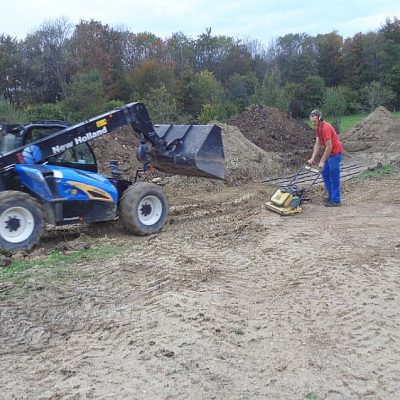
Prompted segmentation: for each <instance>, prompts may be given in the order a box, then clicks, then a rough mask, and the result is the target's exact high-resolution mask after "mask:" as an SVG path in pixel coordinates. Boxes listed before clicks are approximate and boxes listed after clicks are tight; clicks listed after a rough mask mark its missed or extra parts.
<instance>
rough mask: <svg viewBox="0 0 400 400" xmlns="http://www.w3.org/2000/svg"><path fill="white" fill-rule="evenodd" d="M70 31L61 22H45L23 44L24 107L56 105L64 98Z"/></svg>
mask: <svg viewBox="0 0 400 400" xmlns="http://www.w3.org/2000/svg"><path fill="white" fill-rule="evenodd" d="M71 29H72V26H71V23H70V22H69V21H68V20H67V19H65V18H60V19H57V20H54V21H49V22H45V23H44V24H43V25H42V26H41V27H40V28H39V29H38V30H36V31H35V32H33V33H32V34H29V35H27V37H26V38H25V40H24V41H23V43H22V54H23V68H24V82H25V85H24V86H25V92H26V95H25V102H26V103H43V102H44V103H47V102H55V101H57V100H60V99H61V98H62V97H63V95H64V93H63V88H64V87H65V86H64V85H65V83H66V82H67V67H68V62H69V54H68V51H67V47H66V44H67V41H68V39H69V36H70V33H71Z"/></svg>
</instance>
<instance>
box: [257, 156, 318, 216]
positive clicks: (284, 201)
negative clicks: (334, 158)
mask: <svg viewBox="0 0 400 400" xmlns="http://www.w3.org/2000/svg"><path fill="white" fill-rule="evenodd" d="M320 175H321V169H319V168H317V167H316V166H314V165H310V164H308V163H305V164H303V165H302V166H301V168H300V169H299V170H298V171H297V173H296V174H295V175H293V177H292V178H291V180H290V181H289V183H288V184H286V185H283V186H281V187H279V188H278V189H277V190H276V191H275V192H274V194H273V195H272V197H271V200H270V201H268V202H267V203H266V204H265V205H266V207H267V208H268V209H269V210H271V211H274V212H276V213H278V214H280V215H294V214H300V213H301V212H302V211H303V208H302V204H303V203H304V202H305V201H306V200H308V199H307V198H306V196H305V194H306V192H307V191H308V190H309V189H310V188H311V186H313V185H314V183H315V182H316V181H317V179H318V178H319V176H320ZM300 180H302V181H305V182H309V181H311V183H310V184H309V186H308V187H307V188H302V187H300V186H299V184H298V183H299V181H300Z"/></svg>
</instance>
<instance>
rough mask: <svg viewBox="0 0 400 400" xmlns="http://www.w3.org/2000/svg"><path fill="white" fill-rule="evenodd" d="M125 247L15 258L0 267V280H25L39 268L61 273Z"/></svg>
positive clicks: (110, 254)
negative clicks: (8, 263)
mask: <svg viewBox="0 0 400 400" xmlns="http://www.w3.org/2000/svg"><path fill="white" fill-rule="evenodd" d="M125 249H126V247H124V246H118V245H115V244H113V245H105V246H102V247H93V248H89V249H84V250H79V251H75V252H71V253H66V254H65V253H63V252H59V251H52V252H51V253H49V254H48V255H47V256H44V257H38V258H35V259H22V260H15V261H12V263H11V264H10V265H9V266H7V267H3V268H1V269H0V282H1V281H12V282H14V283H18V282H24V281H25V280H26V279H28V278H30V277H32V276H33V275H34V274H38V271H37V270H38V269H39V270H51V271H52V273H53V274H57V273H58V274H59V273H60V271H61V270H65V267H66V266H73V265H74V264H77V263H79V262H82V261H85V260H90V261H96V260H102V261H104V260H107V259H110V258H112V257H113V256H116V255H119V254H122V253H124V252H125V251H126V250H125ZM39 273H40V272H39Z"/></svg>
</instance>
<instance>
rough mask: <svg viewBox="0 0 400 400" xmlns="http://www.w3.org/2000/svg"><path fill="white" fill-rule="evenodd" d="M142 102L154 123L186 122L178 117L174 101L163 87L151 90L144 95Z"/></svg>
mask: <svg viewBox="0 0 400 400" xmlns="http://www.w3.org/2000/svg"><path fill="white" fill-rule="evenodd" d="M144 102H145V103H146V107H147V109H148V111H149V114H150V115H151V119H152V120H153V122H154V123H159V124H167V123H169V124H172V123H177V122H179V123H184V122H187V121H184V120H183V119H182V118H179V117H178V108H177V103H176V99H175V98H174V96H173V95H172V94H171V93H169V92H168V90H167V89H166V87H165V86H160V87H158V88H151V89H150V90H149V92H148V93H147V94H146V96H145V98H144Z"/></svg>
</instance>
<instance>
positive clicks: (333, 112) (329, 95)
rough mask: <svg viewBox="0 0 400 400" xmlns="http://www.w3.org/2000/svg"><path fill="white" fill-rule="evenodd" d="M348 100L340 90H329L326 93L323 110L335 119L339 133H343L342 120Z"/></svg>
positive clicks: (334, 123) (334, 122)
mask: <svg viewBox="0 0 400 400" xmlns="http://www.w3.org/2000/svg"><path fill="white" fill-rule="evenodd" d="M346 107H347V104H346V99H345V97H344V96H343V93H342V92H341V90H340V89H339V88H328V89H327V90H326V93H325V98H324V104H323V106H322V110H323V111H324V114H325V115H328V116H330V117H331V118H332V119H333V125H334V126H335V128H336V130H337V132H340V131H341V129H340V128H341V119H342V117H343V115H344V113H345V111H346Z"/></svg>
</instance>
